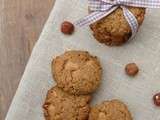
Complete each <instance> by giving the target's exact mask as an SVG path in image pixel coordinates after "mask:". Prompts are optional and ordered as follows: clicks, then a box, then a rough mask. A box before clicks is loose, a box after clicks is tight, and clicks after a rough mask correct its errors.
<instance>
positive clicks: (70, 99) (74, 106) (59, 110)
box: [43, 87, 91, 120]
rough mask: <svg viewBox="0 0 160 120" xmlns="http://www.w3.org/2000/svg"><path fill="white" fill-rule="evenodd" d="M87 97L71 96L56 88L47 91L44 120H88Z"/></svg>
mask: <svg viewBox="0 0 160 120" xmlns="http://www.w3.org/2000/svg"><path fill="white" fill-rule="evenodd" d="M90 99H91V97H90V96H89V95H79V96H76V95H71V94H68V93H66V92H64V91H63V90H61V89H60V88H58V87H53V88H52V89H50V90H49V91H48V94H47V97H46V100H45V103H44V105H43V108H44V116H45V119H46V120H88V115H89V110H90V107H89V102H90Z"/></svg>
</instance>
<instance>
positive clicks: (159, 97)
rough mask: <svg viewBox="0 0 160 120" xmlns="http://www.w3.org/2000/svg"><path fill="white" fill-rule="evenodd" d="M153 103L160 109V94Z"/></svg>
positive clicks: (155, 96) (154, 98) (156, 95)
mask: <svg viewBox="0 0 160 120" xmlns="http://www.w3.org/2000/svg"><path fill="white" fill-rule="evenodd" d="M153 101H154V104H155V105H156V106H159V107H160V93H157V94H155V95H154V96H153Z"/></svg>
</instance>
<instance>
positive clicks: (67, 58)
mask: <svg viewBox="0 0 160 120" xmlns="http://www.w3.org/2000/svg"><path fill="white" fill-rule="evenodd" d="M52 73H53V77H54V79H55V81H56V82H57V85H58V87H60V88H62V89H63V90H64V91H67V92H69V93H70V94H77V95H79V94H88V93H92V92H93V91H95V90H96V89H97V88H98V86H99V84H100V81H101V74H102V69H101V66H100V62H99V60H98V59H97V57H94V56H91V55H90V54H89V53H88V52H86V51H67V52H65V53H64V54H63V55H60V56H57V57H56V58H55V59H54V60H53V62H52Z"/></svg>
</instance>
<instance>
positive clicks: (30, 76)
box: [6, 0, 160, 120]
mask: <svg viewBox="0 0 160 120" xmlns="http://www.w3.org/2000/svg"><path fill="white" fill-rule="evenodd" d="M87 7H88V6H87V0H57V1H56V4H55V7H54V8H53V10H52V12H51V14H50V17H49V19H48V21H47V23H46V25H45V27H44V30H43V32H42V34H41V36H40V38H39V40H38V42H37V43H36V45H35V47H34V50H33V52H32V55H31V57H30V60H29V62H28V65H27V67H26V70H25V72H24V75H23V77H22V80H21V82H20V85H19V87H18V89H17V92H16V94H15V97H14V99H13V102H12V104H11V106H10V109H9V111H8V114H7V116H6V120H44V117H43V110H42V104H43V102H44V100H45V97H46V93H47V90H48V89H50V88H51V87H52V86H53V85H55V84H56V83H55V82H54V81H53V79H52V75H51V67H50V66H51V61H52V59H53V57H55V56H57V55H59V54H61V53H63V52H64V51H65V50H71V49H76V50H87V51H89V52H90V53H91V54H93V55H96V56H98V57H99V59H100V61H101V64H102V67H103V80H102V84H101V86H100V88H99V89H98V91H97V92H96V93H95V94H94V95H93V101H92V104H96V103H100V102H101V101H104V100H110V99H120V100H122V101H124V102H125V103H126V104H127V105H128V107H129V110H130V111H131V113H132V115H133V118H134V120H160V108H158V107H155V106H154V104H153V101H152V96H153V95H154V94H155V93H157V92H160V22H159V21H160V9H152V10H148V11H147V14H146V18H145V21H144V24H143V26H142V27H141V28H140V30H139V32H138V34H137V36H136V38H135V39H133V40H131V41H129V42H128V43H127V44H125V45H123V46H121V47H107V46H105V45H103V44H100V43H98V42H97V41H96V40H95V39H94V38H93V36H92V33H91V31H90V29H89V28H88V27H83V28H76V31H75V33H74V35H72V36H65V35H63V34H62V33H61V32H60V25H61V23H62V22H63V21H64V20H69V21H72V22H73V21H76V20H77V19H79V18H81V17H83V16H84V15H87ZM129 62H136V63H137V64H138V66H139V68H140V72H139V74H138V75H137V76H136V77H135V78H130V77H128V76H127V75H125V73H124V67H125V65H126V64H127V63H129Z"/></svg>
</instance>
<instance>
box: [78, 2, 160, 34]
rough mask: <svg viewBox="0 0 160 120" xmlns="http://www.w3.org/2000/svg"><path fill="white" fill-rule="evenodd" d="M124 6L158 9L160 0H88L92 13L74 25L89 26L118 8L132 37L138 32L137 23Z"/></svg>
mask: <svg viewBox="0 0 160 120" xmlns="http://www.w3.org/2000/svg"><path fill="white" fill-rule="evenodd" d="M126 6H132V7H142V8H160V0H89V9H90V10H91V11H93V12H92V13H91V14H89V15H87V16H86V17H84V18H82V19H80V20H79V21H77V22H76V25H77V26H80V27H81V26H84V25H90V24H92V23H94V22H96V21H98V20H100V19H102V18H104V17H106V16H108V15H109V14H110V13H112V12H113V11H115V10H116V9H117V8H118V7H121V8H122V10H123V14H124V17H125V19H126V20H127V22H128V24H129V25H130V27H131V30H132V37H133V36H135V34H136V33H137V31H138V22H137V19H136V17H135V16H134V15H133V13H132V12H130V11H129V10H128V9H127V7H126Z"/></svg>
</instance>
